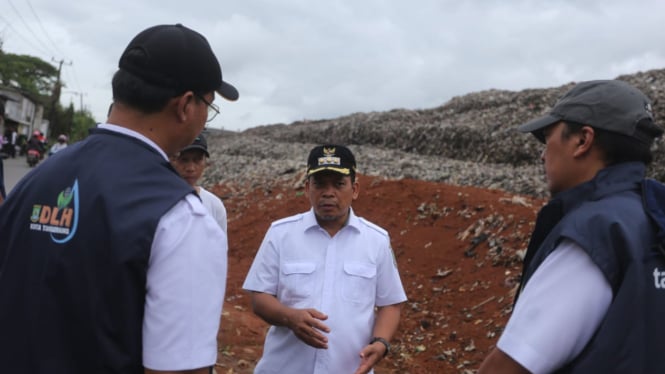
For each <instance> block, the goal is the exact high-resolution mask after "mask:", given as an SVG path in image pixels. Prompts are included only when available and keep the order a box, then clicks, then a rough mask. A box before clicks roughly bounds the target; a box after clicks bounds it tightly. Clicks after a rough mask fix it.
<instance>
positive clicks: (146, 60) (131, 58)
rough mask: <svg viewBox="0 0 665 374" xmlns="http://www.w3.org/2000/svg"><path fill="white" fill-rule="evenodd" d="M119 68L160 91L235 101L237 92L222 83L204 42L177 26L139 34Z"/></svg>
mask: <svg viewBox="0 0 665 374" xmlns="http://www.w3.org/2000/svg"><path fill="white" fill-rule="evenodd" d="M118 67H119V68H120V69H122V70H125V71H127V72H129V73H131V74H133V75H135V76H137V77H139V78H141V79H143V80H145V81H146V82H148V83H151V84H154V85H156V86H159V87H168V88H174V89H176V90H179V91H181V92H184V91H189V90H191V91H194V92H197V93H202V92H210V91H217V93H219V94H220V95H221V96H222V97H224V98H225V99H227V100H231V101H235V100H238V96H239V95H238V90H237V89H236V88H235V87H233V86H232V85H230V84H229V83H227V82H224V80H222V69H221V67H220V66H219V61H217V57H215V54H214V53H213V51H212V49H211V48H210V44H208V41H207V40H206V38H205V37H204V36H203V35H201V34H199V33H198V32H196V31H194V30H192V29H189V28H187V27H185V26H183V25H181V24H179V23H178V24H176V25H157V26H153V27H150V28H147V29H145V30H143V31H141V32H140V33H139V34H138V35H136V36H135V37H134V39H132V41H131V42H129V45H128V46H127V48H126V49H125V51H124V52H123V53H122V56H121V57H120V61H119V63H118Z"/></svg>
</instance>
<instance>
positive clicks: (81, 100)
mask: <svg viewBox="0 0 665 374" xmlns="http://www.w3.org/2000/svg"><path fill="white" fill-rule="evenodd" d="M65 93H68V94H72V95H76V96H78V97H79V105H80V106H79V111H80V112H83V96H85V95H87V93H85V92H79V91H65Z"/></svg>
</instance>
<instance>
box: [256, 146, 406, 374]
mask: <svg viewBox="0 0 665 374" xmlns="http://www.w3.org/2000/svg"><path fill="white" fill-rule="evenodd" d="M305 192H306V194H307V195H308V197H309V201H310V203H311V205H312V209H311V210H310V211H309V212H306V213H302V214H298V215H295V216H292V217H288V218H284V219H281V220H279V221H276V222H273V223H272V225H271V226H270V229H269V230H268V232H267V233H266V235H265V238H264V239H263V243H262V244H261V247H260V248H259V251H258V253H257V254H256V258H255V259H254V263H253V264H252V267H251V268H250V270H249V274H248V275H247V278H246V280H245V283H244V285H243V288H244V289H246V290H249V291H251V292H252V294H251V295H252V296H251V297H252V306H253V309H254V313H256V314H257V315H258V316H259V317H261V318H262V319H263V320H265V321H266V322H267V323H269V324H271V325H272V326H271V327H270V330H269V331H268V334H267V336H266V340H265V346H264V350H263V357H262V358H261V360H260V361H259V363H258V364H257V366H256V369H255V371H254V372H255V373H257V374H261V373H367V372H371V371H372V368H373V367H374V365H376V363H377V362H378V361H379V360H381V358H382V357H384V356H385V355H387V354H388V353H389V351H390V343H389V341H390V339H391V337H392V336H393V334H394V333H395V330H396V329H397V325H398V323H399V316H400V309H401V303H403V302H404V301H406V295H405V293H404V288H403V287H402V283H401V281H400V278H399V273H398V271H397V265H396V263H395V259H394V255H393V253H392V249H391V247H390V238H389V236H388V233H387V232H386V231H385V230H383V229H382V228H380V227H378V226H376V225H374V224H373V223H371V222H369V221H367V220H365V219H363V218H360V217H358V216H356V215H355V214H354V211H353V209H352V208H351V203H352V202H353V200H355V199H356V198H357V197H358V193H359V186H358V181H357V180H356V161H355V158H354V156H353V154H352V153H351V151H350V150H349V149H348V148H346V147H343V146H340V145H323V146H318V147H315V148H314V149H312V151H311V152H310V154H309V158H308V161H307V180H306V182H305ZM375 308H377V310H378V311H377V312H376V313H375Z"/></svg>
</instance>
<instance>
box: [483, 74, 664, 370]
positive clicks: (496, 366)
mask: <svg viewBox="0 0 665 374" xmlns="http://www.w3.org/2000/svg"><path fill="white" fill-rule="evenodd" d="M519 130H520V131H522V132H529V133H532V134H533V135H535V136H536V138H537V139H538V140H539V141H541V142H543V143H544V144H545V149H544V150H543V153H542V155H541V158H542V160H543V163H544V166H545V175H546V178H547V185H548V188H549V190H550V192H551V194H552V198H551V200H550V201H549V202H548V204H547V205H545V206H544V207H543V208H542V209H541V210H540V212H539V213H538V217H537V220H536V225H535V228H534V231H533V233H532V236H531V240H530V242H529V246H528V250H527V253H526V257H525V259H524V270H523V274H522V283H521V287H520V290H519V292H518V294H517V296H516V301H515V305H514V310H513V314H512V315H511V317H510V320H509V321H508V324H507V325H506V328H505V330H504V332H503V334H502V335H501V338H500V339H499V341H498V343H497V347H496V348H495V349H494V350H493V351H492V352H491V353H490V354H489V355H488V357H487V358H486V359H485V361H484V362H483V364H482V365H481V367H480V370H479V374H487V373H553V372H556V373H664V372H665V358H664V356H663V355H662V352H661V348H660V347H662V339H663V336H665V323H663V322H662V318H663V316H665V281H663V279H664V277H665V251H663V249H662V248H664V247H663V243H664V242H663V238H665V231H663V227H665V221H664V219H663V217H665V214H664V212H663V210H662V209H663V204H662V203H661V204H658V202H663V201H665V192H664V191H665V187H664V186H663V185H662V184H660V183H658V182H656V181H653V180H649V179H645V169H646V165H648V164H649V163H650V162H651V160H652V154H651V146H652V144H653V141H654V139H655V138H657V137H659V136H661V135H662V133H663V130H662V129H661V128H660V127H659V126H657V125H656V124H655V123H654V119H653V114H652V109H651V103H650V102H649V99H648V98H647V97H646V96H645V95H644V94H643V93H642V92H640V91H639V90H637V89H636V88H634V87H632V86H630V85H628V84H627V83H625V82H621V81H616V80H601V81H589V82H583V83H580V84H577V85H576V86H575V87H573V89H572V90H570V91H569V92H568V93H566V94H565V95H564V96H563V97H562V98H561V99H560V100H559V101H558V102H557V103H556V105H555V106H554V108H552V110H551V112H550V113H549V114H547V115H545V116H543V117H541V118H538V119H535V120H533V121H531V122H528V123H526V124H524V125H522V126H520V127H519Z"/></svg>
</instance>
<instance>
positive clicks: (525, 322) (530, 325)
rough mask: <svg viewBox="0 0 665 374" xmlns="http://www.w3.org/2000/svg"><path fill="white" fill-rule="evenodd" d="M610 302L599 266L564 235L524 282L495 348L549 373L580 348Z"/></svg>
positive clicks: (538, 373)
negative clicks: (564, 238)
mask: <svg viewBox="0 0 665 374" xmlns="http://www.w3.org/2000/svg"><path fill="white" fill-rule="evenodd" d="M611 302H612V288H611V286H610V284H609V282H608V281H607V279H606V278H605V276H603V273H602V272H601V271H600V268H598V266H596V264H594V262H593V261H592V260H591V257H589V255H588V254H587V253H586V252H585V251H584V250H583V249H582V248H581V247H580V246H579V245H577V244H576V243H575V242H573V241H571V240H567V239H566V240H563V241H562V242H561V243H560V244H559V245H558V247H557V248H556V249H555V250H554V251H553V252H552V253H551V254H550V255H549V256H547V258H546V259H545V260H544V261H543V263H542V264H541V265H540V266H539V267H538V269H537V270H536V272H535V273H534V274H533V276H531V278H530V279H529V281H528V282H527V283H526V286H525V287H524V290H523V291H522V294H521V295H520V297H519V299H517V304H516V305H515V309H514V311H513V314H512V315H511V316H510V320H509V321H508V324H507V325H506V328H505V330H504V332H503V334H502V335H501V338H500V339H499V342H498V343H497V347H498V348H499V349H500V350H501V351H502V352H504V353H506V354H507V355H508V356H510V357H511V358H512V359H513V360H515V361H517V362H519V363H520V365H522V366H524V367H525V368H527V369H528V370H529V371H530V372H531V373H534V374H545V373H551V372H552V371H554V370H556V369H558V368H561V367H562V366H564V365H565V364H567V363H568V362H570V361H571V360H573V359H574V358H575V357H577V355H579V354H580V352H582V349H584V347H585V346H586V345H587V343H588V342H589V340H590V339H591V338H592V337H593V334H594V333H595V331H596V329H597V328H598V326H599V325H600V323H601V322H602V320H603V318H604V317H605V314H606V313H607V310H608V309H609V307H610V303H611Z"/></svg>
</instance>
